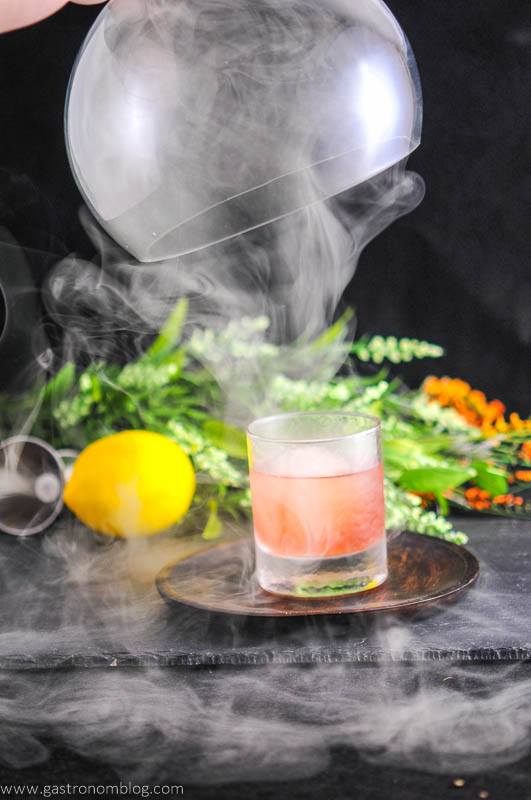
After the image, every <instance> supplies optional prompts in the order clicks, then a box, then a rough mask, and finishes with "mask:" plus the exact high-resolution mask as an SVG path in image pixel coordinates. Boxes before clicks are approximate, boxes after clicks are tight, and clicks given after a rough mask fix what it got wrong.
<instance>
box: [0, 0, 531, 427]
mask: <svg viewBox="0 0 531 800" xmlns="http://www.w3.org/2000/svg"><path fill="white" fill-rule="evenodd" d="M353 1H354V0H353ZM389 4H390V6H391V9H392V10H393V12H394V13H395V14H396V16H397V17H398V19H399V21H400V22H401V24H402V26H403V28H404V30H405V31H406V33H407V34H408V36H409V38H410V41H411V44H412V46H413V50H414V52H415V55H416V58H417V62H418V64H419V68H420V73H421V78H422V83H423V91H424V133H423V140H422V144H421V147H420V148H419V149H418V150H417V151H416V153H414V154H413V156H412V157H411V159H410V167H411V168H412V169H414V170H416V171H417V172H419V173H420V174H421V175H422V176H423V177H424V179H425V181H426V186H427V193H426V198H425V200H424V202H423V203H422V205H421V206H420V207H419V208H418V209H417V210H416V211H414V212H413V213H412V214H411V215H409V216H408V217H405V218H403V219H402V220H399V221H398V222H397V223H395V224H394V225H393V226H392V227H391V228H390V229H388V230H387V231H386V232H385V233H383V234H382V235H381V236H380V237H379V238H378V239H377V240H375V241H374V242H373V243H371V244H370V245H369V247H368V248H367V250H366V251H365V253H364V254H363V256H362V259H361V261H360V264H359V267H358V271H357V273H356V276H355V278H354V280H353V281H352V283H351V285H350V287H349V289H348V292H347V298H346V299H347V300H348V302H350V303H352V304H353V305H354V306H355V307H356V309H357V313H358V319H359V323H358V330H359V332H370V333H376V332H381V333H387V334H395V335H401V336H416V337H419V338H427V339H430V340H432V341H435V342H438V343H440V344H442V345H444V346H445V347H446V349H447V357H446V359H445V360H444V361H443V362H430V363H429V365H426V364H420V365H418V366H414V367H410V368H408V369H407V370H406V376H407V378H408V379H409V380H410V381H411V382H414V381H416V380H420V379H421V378H422V376H423V375H424V374H425V373H426V371H427V370H430V371H434V372H438V373H445V374H450V375H456V376H457V375H459V376H461V377H463V378H465V379H467V380H468V381H470V382H471V383H472V384H474V385H476V386H477V387H478V388H483V389H484V390H485V391H486V392H487V394H488V395H489V396H496V397H499V398H500V399H502V400H504V401H505V402H506V403H507V405H508V406H509V407H510V410H512V409H516V410H519V411H520V412H521V413H525V414H527V413H529V412H530V411H531V400H530V388H531V269H530V260H531V259H530V256H531V214H530V207H531V132H530V122H531V112H530V108H529V104H530V100H531V10H530V7H529V4H528V3H527V2H526V0H481V2H478V1H477V0H476V2H470V0H452V2H444V0H390V3H389ZM98 11H99V9H98V8H97V7H79V6H67V7H65V8H64V10H63V11H62V12H60V13H59V14H57V15H56V16H55V17H53V18H51V19H49V20H46V21H44V22H42V23H40V24H38V25H35V26H34V27H32V28H30V29H26V30H23V31H17V32H12V33H9V34H5V35H2V36H0V103H1V123H0V226H3V231H2V235H1V236H0V239H3V240H4V242H5V241H6V240H7V241H9V235H10V236H12V237H15V239H16V240H17V241H18V242H19V243H20V244H22V245H23V246H24V247H25V248H26V253H27V257H28V261H29V268H30V271H31V273H32V275H33V278H34V280H35V281H36V283H37V284H39V282H41V281H42V280H43V278H44V276H45V274H46V272H47V270H48V269H49V268H50V266H51V265H52V264H53V263H54V262H55V261H56V260H57V258H58V257H60V256H62V255H64V254H66V253H67V252H71V251H73V250H78V251H79V250H80V251H85V252H86V253H88V254H90V253H91V246H90V244H89V242H88V240H87V239H86V238H85V235H84V233H83V231H82V228H81V226H80V224H79V221H78V210H79V207H80V205H81V198H80V195H79V193H78V191H77V189H76V187H75V184H74V182H73V179H72V177H71V175H70V171H69V167H68V164H67V159H66V154H65V147H64V140H63V131H62V114H63V107H64V97H65V91H66V86H67V81H68V76H69V73H70V69H71V67H72V64H73V61H74V58H75V55H76V53H77V51H78V49H79V46H80V44H81V42H82V40H83V38H84V36H85V34H86V32H87V31H88V28H89V26H90V24H91V22H92V20H93V19H94V18H95V16H96V14H97V13H98ZM6 230H8V231H9V235H8V234H7V233H6ZM15 262H16V263H15ZM9 271H11V273H13V272H16V274H17V275H18V276H19V281H22V282H24V281H29V276H28V275H27V274H26V273H25V270H24V267H23V265H22V264H21V263H20V261H17V260H16V259H15V256H14V248H13V245H12V243H11V244H9V243H8V245H7V246H6V245H5V244H4V245H2V246H1V247H0V276H2V277H4V276H6V275H7V273H8V272H9ZM31 313H32V312H31V309H30V308H29V306H28V307H27V308H26V309H25V310H24V312H23V314H21V315H20V316H23V315H26V316H27V317H28V318H29V317H31ZM0 324H1V320H0ZM8 350H9V348H8V347H7V345H5V344H4V352H3V353H2V352H1V351H0V358H1V359H2V361H3V364H4V365H6V364H7V365H8V366H9V363H10V362H11V364H12V366H14V367H15V368H16V367H17V365H20V364H21V363H22V362H23V360H24V358H25V357H26V353H25V349H24V342H23V337H22V336H19V337H15V338H13V337H12V340H11V345H10V352H8ZM1 380H2V379H1V378H0V381H1Z"/></svg>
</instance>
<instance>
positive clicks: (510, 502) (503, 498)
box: [492, 494, 524, 506]
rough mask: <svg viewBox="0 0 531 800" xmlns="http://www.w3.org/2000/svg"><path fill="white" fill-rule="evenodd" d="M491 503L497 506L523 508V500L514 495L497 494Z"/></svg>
mask: <svg viewBox="0 0 531 800" xmlns="http://www.w3.org/2000/svg"><path fill="white" fill-rule="evenodd" d="M492 502H493V503H495V504H496V505H497V506H523V504H524V498H523V497H518V496H516V495H514V494H498V495H496V497H494V498H493V500H492Z"/></svg>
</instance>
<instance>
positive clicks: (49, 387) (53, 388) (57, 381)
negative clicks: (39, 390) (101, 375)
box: [44, 361, 76, 401]
mask: <svg viewBox="0 0 531 800" xmlns="http://www.w3.org/2000/svg"><path fill="white" fill-rule="evenodd" d="M75 379H76V367H75V365H74V364H73V363H72V362H71V361H67V362H66V364H64V366H62V367H61V369H60V370H59V372H58V373H57V374H56V375H54V376H53V378H52V379H51V380H49V381H48V383H47V384H46V386H45V389H44V399H45V400H49V399H52V398H53V400H55V401H57V400H59V399H60V398H62V397H64V396H65V395H66V394H68V392H69V391H70V390H71V389H72V387H73V385H74V382H75Z"/></svg>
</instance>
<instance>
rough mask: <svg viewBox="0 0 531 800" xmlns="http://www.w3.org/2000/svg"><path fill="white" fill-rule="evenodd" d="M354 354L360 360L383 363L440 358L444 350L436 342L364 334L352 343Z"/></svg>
mask: <svg viewBox="0 0 531 800" xmlns="http://www.w3.org/2000/svg"><path fill="white" fill-rule="evenodd" d="M351 353H352V355H354V356H355V357H356V358H358V359H359V360H360V361H365V362H369V361H370V362H372V363H373V364H383V362H384V361H390V362H391V364H402V363H404V362H407V361H413V360H414V359H420V358H440V357H441V356H443V355H444V350H443V349H442V347H439V346H438V345H436V344H430V343H429V342H423V341H420V340H419V339H397V338H396V336H373V337H372V338H369V337H367V336H364V337H363V338H361V339H358V340H357V341H356V342H354V344H353V345H352V349H351Z"/></svg>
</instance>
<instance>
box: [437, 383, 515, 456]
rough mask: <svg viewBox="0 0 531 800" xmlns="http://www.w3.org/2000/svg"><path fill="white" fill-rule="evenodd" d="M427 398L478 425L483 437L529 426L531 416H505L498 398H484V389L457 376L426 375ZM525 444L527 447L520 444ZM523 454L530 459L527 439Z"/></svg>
mask: <svg viewBox="0 0 531 800" xmlns="http://www.w3.org/2000/svg"><path fill="white" fill-rule="evenodd" d="M422 388H423V390H424V392H425V393H426V394H427V395H428V397H429V399H430V400H432V401H435V402H437V403H438V404H439V405H440V406H442V407H443V408H453V409H455V410H456V411H457V413H458V414H460V415H461V416H462V417H463V418H464V419H465V420H466V421H467V422H468V424H469V425H472V426H473V427H475V428H480V429H481V432H482V433H483V435H484V436H485V437H489V436H496V435H498V434H500V433H509V432H510V431H521V430H531V419H522V418H521V417H520V415H519V414H516V413H513V414H510V415H509V420H508V421H507V420H506V418H505V406H504V404H503V403H502V402H501V400H490V401H489V400H487V398H486V396H485V393H484V392H481V391H479V390H478V389H472V388H471V386H470V384H468V383H466V381H462V380H461V379H460V378H448V377H444V378H436V377H435V376H434V375H430V376H429V377H428V378H426V380H425V381H424V384H423V387H422ZM527 445H529V450H528V451H527V450H525V451H524V448H525V447H526V446H527ZM522 451H523V453H526V454H525V455H523V457H524V458H526V459H528V460H529V461H531V442H526V443H525V444H524V445H523V447H522Z"/></svg>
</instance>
